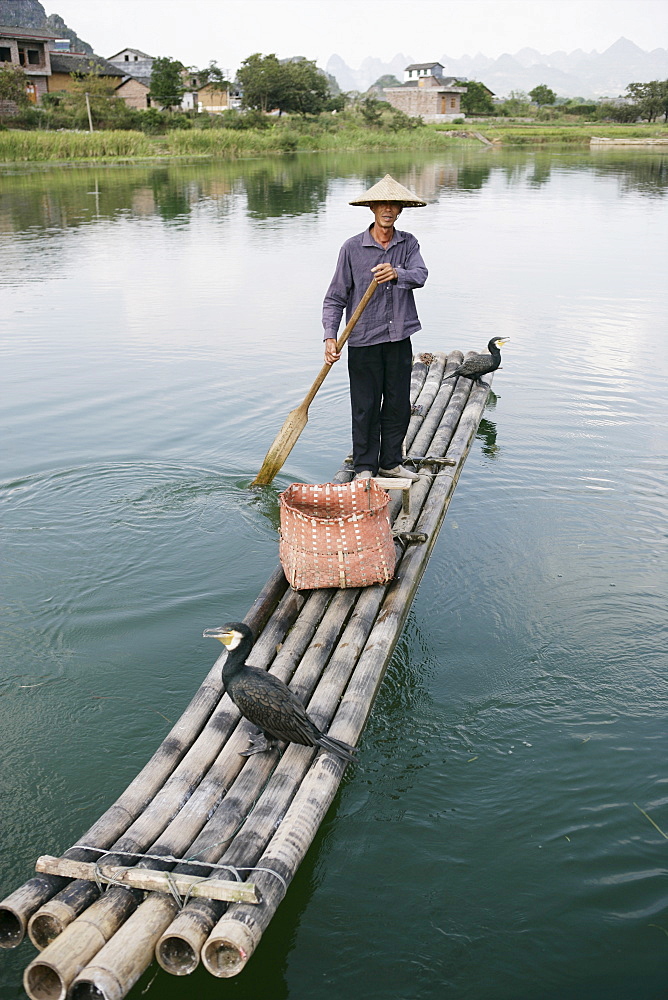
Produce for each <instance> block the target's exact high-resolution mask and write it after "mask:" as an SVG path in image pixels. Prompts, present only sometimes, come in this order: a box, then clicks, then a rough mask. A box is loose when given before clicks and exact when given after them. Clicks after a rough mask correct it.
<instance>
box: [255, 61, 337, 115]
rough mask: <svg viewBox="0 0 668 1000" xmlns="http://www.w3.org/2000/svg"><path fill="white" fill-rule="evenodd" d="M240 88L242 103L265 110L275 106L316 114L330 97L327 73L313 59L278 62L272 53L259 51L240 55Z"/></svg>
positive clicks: (286, 109) (324, 106)
mask: <svg viewBox="0 0 668 1000" xmlns="http://www.w3.org/2000/svg"><path fill="white" fill-rule="evenodd" d="M237 76H238V80H239V83H240V85H241V88H242V90H243V97H242V104H243V106H244V107H245V108H255V109H257V110H258V111H262V112H264V113H265V114H266V112H267V111H273V110H274V109H278V111H279V113H281V114H282V113H283V112H284V111H296V112H298V113H299V114H301V115H317V114H319V113H320V112H321V111H324V110H325V108H326V107H327V106H328V102H329V100H330V87H329V83H328V81H327V77H326V76H325V74H324V73H322V72H321V71H320V70H319V69H318V68H317V66H316V64H315V63H314V62H312V61H311V60H310V59H303V58H301V57H299V58H296V59H286V60H284V61H283V62H281V61H280V60H279V59H278V58H277V57H276V55H275V54H274V53H272V54H271V55H268V56H263V55H261V54H260V53H259V52H256V53H255V54H254V55H252V56H249V57H248V58H247V59H244V61H243V63H242V65H241V69H240V70H239V73H238V74H237Z"/></svg>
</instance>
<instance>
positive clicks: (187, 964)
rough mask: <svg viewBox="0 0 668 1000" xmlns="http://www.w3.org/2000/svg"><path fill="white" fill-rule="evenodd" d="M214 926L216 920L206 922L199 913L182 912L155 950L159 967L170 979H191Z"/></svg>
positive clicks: (191, 911) (210, 919)
mask: <svg viewBox="0 0 668 1000" xmlns="http://www.w3.org/2000/svg"><path fill="white" fill-rule="evenodd" d="M214 923H215V918H209V919H207V918H206V916H205V914H204V913H202V912H201V911H199V910H196V911H193V910H188V909H186V910H183V911H182V912H181V913H179V915H178V917H177V918H176V920H174V922H173V923H172V924H171V925H170V926H169V928H168V929H167V930H166V931H165V933H164V934H163V935H162V937H161V938H160V940H159V941H158V943H157V945H156V946H155V957H156V959H157V961H158V964H159V965H160V966H162V968H163V969H164V970H165V972H169V973H170V974H171V975H172V976H188V975H190V973H191V972H194V971H195V969H196V968H197V966H198V965H199V962H200V952H201V950H202V947H203V945H204V942H205V941H206V939H207V937H208V936H209V934H210V933H211V929H212V927H213V925H214Z"/></svg>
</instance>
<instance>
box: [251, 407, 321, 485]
mask: <svg viewBox="0 0 668 1000" xmlns="http://www.w3.org/2000/svg"><path fill="white" fill-rule="evenodd" d="M307 422H308V409H307V408H306V407H305V406H304V404H303V403H302V405H301V406H298V407H297V408H296V409H294V410H291V411H290V413H288V415H287V417H286V418H285V423H284V424H283V426H282V427H281V429H280V431H279V432H278V434H277V435H276V437H275V438H274V442H273V444H272V445H271V446H270V448H269V451H268V452H267V454H266V455H265V459H264V462H263V463H262V468H261V469H260V471H259V472H258V474H257V476H256V477H255V479H254V480H253V482H252V483H251V486H267V485H268V484H269V483H270V482H271V481H272V479H273V478H274V476H275V475H276V473H277V472H278V471H279V470H280V469H281V468H282V466H283V463H284V462H285V460H286V458H287V457H288V455H289V454H290V452H291V451H292V449H293V448H294V446H295V444H296V443H297V440H298V438H299V435H300V434H301V432H302V431H303V430H304V428H305V427H306V424H307Z"/></svg>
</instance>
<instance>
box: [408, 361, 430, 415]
mask: <svg viewBox="0 0 668 1000" xmlns="http://www.w3.org/2000/svg"><path fill="white" fill-rule="evenodd" d="M428 369H429V365H427V364H426V363H425V362H424V361H423V360H422V355H421V354H418V356H417V357H415V358H414V359H413V366H412V368H411V388H410V400H411V406H413V405H414V404H415V402H416V401H417V398H418V396H419V395H420V390H421V389H422V386H423V385H424V380H425V379H426V377H427V371H428Z"/></svg>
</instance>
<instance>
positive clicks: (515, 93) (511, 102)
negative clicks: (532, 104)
mask: <svg viewBox="0 0 668 1000" xmlns="http://www.w3.org/2000/svg"><path fill="white" fill-rule="evenodd" d="M502 111H503V113H504V114H506V115H511V116H512V117H514V118H515V117H517V116H518V115H526V114H528V113H529V96H528V94H525V93H524V91H523V90H511V91H510V94H509V96H508V97H507V98H506V99H505V101H504V102H503V105H502Z"/></svg>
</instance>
